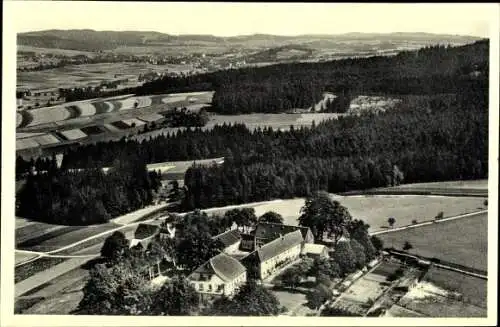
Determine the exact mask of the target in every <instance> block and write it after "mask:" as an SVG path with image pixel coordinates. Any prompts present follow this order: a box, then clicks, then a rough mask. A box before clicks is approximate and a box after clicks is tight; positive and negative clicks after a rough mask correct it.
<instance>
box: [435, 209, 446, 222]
mask: <svg viewBox="0 0 500 327" xmlns="http://www.w3.org/2000/svg"><path fill="white" fill-rule="evenodd" d="M443 217H444V213H443V212H442V211H440V212H439V213H438V214H437V215H436V217H434V219H436V220H439V219H443Z"/></svg>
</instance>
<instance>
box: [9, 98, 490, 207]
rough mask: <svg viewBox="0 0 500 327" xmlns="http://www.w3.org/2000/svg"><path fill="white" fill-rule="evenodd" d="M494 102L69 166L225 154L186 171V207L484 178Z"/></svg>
mask: <svg viewBox="0 0 500 327" xmlns="http://www.w3.org/2000/svg"><path fill="white" fill-rule="evenodd" d="M487 100H488V99H487V92H486V90H484V89H478V90H473V89H472V90H465V91H464V92H463V93H462V94H461V95H459V96H457V95H446V96H435V97H432V98H429V99H427V100H426V101H422V100H421V99H420V100H419V101H413V102H414V104H410V107H412V106H413V105H415V107H414V108H413V109H412V110H408V109H400V110H393V111H388V112H385V113H379V114H364V115H361V116H359V117H355V116H352V117H344V118H340V119H339V120H330V121H325V122H322V123H320V124H318V125H316V126H314V127H312V128H305V127H301V128H292V129H291V130H290V131H286V132H283V131H274V130H272V129H270V128H265V129H257V130H255V131H250V130H249V129H248V128H247V127H246V126H244V125H239V124H237V125H222V126H216V127H214V128H213V129H212V130H209V131H202V130H201V129H199V128H197V129H190V130H186V131H179V132H178V133H176V134H175V135H167V136H159V137H157V138H154V139H152V140H150V141H143V142H142V143H139V142H135V141H126V140H121V141H117V142H109V143H97V144H95V145H87V146H82V147H79V148H78V149H77V150H73V151H69V152H68V153H66V155H65V156H64V160H63V163H62V165H63V168H91V167H102V166H109V165H111V164H112V163H113V162H114V161H115V160H123V161H126V160H130V159H131V158H140V159H141V160H144V161H146V162H148V163H153V162H163V161H175V160H188V159H201V158H207V157H217V156H225V157H226V161H225V163H224V165H222V166H214V167H193V168H192V169H189V170H188V171H187V173H186V176H185V185H186V187H187V190H186V198H185V201H184V206H185V208H186V209H192V208H195V207H198V208H204V207H209V206H216V205H217V206H218V205H224V204H228V203H242V202H247V201H261V200H269V199H272V198H289V197H293V196H307V195H310V194H311V192H313V191H315V190H318V189H323V190H327V191H329V192H342V191H348V190H354V189H364V188H370V187H379V186H385V185H391V184H397V183H400V182H402V181H404V182H408V183H412V182H429V181H439V180H454V179H474V178H485V177H487V168H488V113H487V110H486V108H487V106H488V105H487V103H488V101H487ZM26 166H29V165H27V164H26V163H25V167H26ZM18 167H20V165H19V166H18ZM25 169H26V168H25Z"/></svg>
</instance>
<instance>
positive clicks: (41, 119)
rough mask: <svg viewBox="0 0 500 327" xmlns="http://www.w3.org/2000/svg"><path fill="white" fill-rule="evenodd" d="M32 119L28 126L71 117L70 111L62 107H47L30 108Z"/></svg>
mask: <svg viewBox="0 0 500 327" xmlns="http://www.w3.org/2000/svg"><path fill="white" fill-rule="evenodd" d="M30 114H31V116H32V117H33V120H32V121H31V122H30V123H29V124H28V126H36V125H41V124H48V123H53V122H56V121H61V120H66V119H68V118H70V117H71V113H70V112H69V111H68V110H67V109H66V108H64V107H47V108H40V109H33V110H30Z"/></svg>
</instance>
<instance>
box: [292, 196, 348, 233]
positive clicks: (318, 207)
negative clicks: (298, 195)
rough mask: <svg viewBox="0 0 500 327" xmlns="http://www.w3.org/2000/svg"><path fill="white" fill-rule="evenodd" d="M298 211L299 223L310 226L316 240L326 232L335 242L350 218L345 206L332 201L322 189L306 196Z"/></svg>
mask: <svg viewBox="0 0 500 327" xmlns="http://www.w3.org/2000/svg"><path fill="white" fill-rule="evenodd" d="M300 211H301V215H300V217H299V218H298V221H299V224H300V225H301V226H306V227H309V228H311V230H312V231H313V233H314V236H315V239H317V240H322V239H323V234H324V233H326V234H327V235H328V237H332V236H333V238H334V242H335V243H337V242H338V240H339V239H340V237H341V236H342V235H343V234H344V231H345V228H346V226H347V224H348V223H349V222H350V221H351V220H352V217H351V215H350V214H349V211H348V210H347V208H345V207H344V206H342V205H341V204H340V202H338V201H332V199H331V198H330V195H329V194H328V193H326V192H323V191H320V192H316V193H315V194H314V195H313V196H311V197H309V198H307V199H306V202H305V205H304V206H303V207H302V208H301V209H300Z"/></svg>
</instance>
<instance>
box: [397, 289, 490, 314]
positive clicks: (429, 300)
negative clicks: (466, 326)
mask: <svg viewBox="0 0 500 327" xmlns="http://www.w3.org/2000/svg"><path fill="white" fill-rule="evenodd" d="M399 305H401V306H402V307H404V308H407V309H409V310H412V311H416V312H420V313H422V314H425V315H427V316H429V317H468V318H471V317H486V315H487V312H486V309H484V308H481V307H478V306H475V305H472V304H469V303H466V302H463V301H461V300H460V299H459V298H457V297H456V296H454V295H452V294H451V293H450V292H448V291H447V290H445V289H442V288H439V287H437V286H435V285H433V284H432V283H427V282H421V283H419V284H417V286H416V287H415V288H413V289H411V290H410V291H409V292H408V293H406V295H405V296H404V297H403V298H402V299H401V300H400V302H399Z"/></svg>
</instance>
